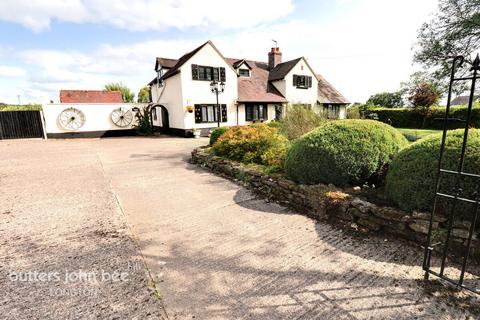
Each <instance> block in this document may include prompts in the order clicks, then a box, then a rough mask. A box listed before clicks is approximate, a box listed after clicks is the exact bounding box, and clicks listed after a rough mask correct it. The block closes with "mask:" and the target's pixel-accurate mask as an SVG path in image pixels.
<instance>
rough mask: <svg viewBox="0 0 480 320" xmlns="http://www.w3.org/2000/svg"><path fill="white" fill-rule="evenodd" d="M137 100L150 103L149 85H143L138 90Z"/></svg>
mask: <svg viewBox="0 0 480 320" xmlns="http://www.w3.org/2000/svg"><path fill="white" fill-rule="evenodd" d="M137 102H139V103H148V102H151V101H150V90H149V89H148V87H147V86H145V87H143V88H142V89H140V91H138V95H137Z"/></svg>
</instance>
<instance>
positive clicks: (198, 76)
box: [192, 64, 225, 82]
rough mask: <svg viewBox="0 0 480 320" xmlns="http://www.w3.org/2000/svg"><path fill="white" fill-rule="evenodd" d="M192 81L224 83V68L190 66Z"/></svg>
mask: <svg viewBox="0 0 480 320" xmlns="http://www.w3.org/2000/svg"><path fill="white" fill-rule="evenodd" d="M192 80H201V81H212V80H215V81H223V82H225V68H223V67H221V68H215V67H209V66H199V65H196V64H192Z"/></svg>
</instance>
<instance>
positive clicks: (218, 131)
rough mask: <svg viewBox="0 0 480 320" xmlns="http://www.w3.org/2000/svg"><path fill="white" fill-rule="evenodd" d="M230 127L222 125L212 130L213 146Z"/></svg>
mask: <svg viewBox="0 0 480 320" xmlns="http://www.w3.org/2000/svg"><path fill="white" fill-rule="evenodd" d="M228 130H229V128H227V127H220V128H215V129H213V130H212V132H210V145H211V146H213V145H214V144H215V142H217V140H218V138H220V136H221V135H222V134H224V133H225V132H227V131H228Z"/></svg>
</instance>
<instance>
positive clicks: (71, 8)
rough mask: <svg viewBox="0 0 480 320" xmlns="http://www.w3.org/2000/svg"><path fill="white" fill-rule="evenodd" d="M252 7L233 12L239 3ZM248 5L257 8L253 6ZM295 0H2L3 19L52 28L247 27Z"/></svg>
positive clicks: (286, 10)
mask: <svg viewBox="0 0 480 320" xmlns="http://www.w3.org/2000/svg"><path fill="white" fill-rule="evenodd" d="M237 6H238V7H240V9H241V10H240V12H241V11H242V8H247V14H242V15H241V18H232V14H233V12H234V10H235V9H236V7H237ZM249 8H254V10H250V9H249ZM292 11H293V4H292V0H262V1H256V0H243V1H242V2H241V3H240V4H239V3H232V2H231V1H226V0H202V1H199V0H135V1H132V0H102V1H99V0H83V1H81V0H2V1H1V2H0V20H5V21H9V22H15V23H19V24H21V25H23V26H25V27H27V28H29V29H31V30H33V31H36V32H40V31H45V30H48V29H49V28H50V24H51V22H52V20H58V21H65V22H74V23H99V24H107V25H111V26H115V27H118V28H121V29H127V30H132V31H147V30H156V31H158V30H162V29H166V28H169V27H175V28H179V29H184V28H188V27H212V28H218V29H235V28H245V27H251V26H254V25H258V24H262V23H267V22H271V21H274V20H277V19H279V18H282V17H285V16H286V15H288V14H289V13H291V12H292Z"/></svg>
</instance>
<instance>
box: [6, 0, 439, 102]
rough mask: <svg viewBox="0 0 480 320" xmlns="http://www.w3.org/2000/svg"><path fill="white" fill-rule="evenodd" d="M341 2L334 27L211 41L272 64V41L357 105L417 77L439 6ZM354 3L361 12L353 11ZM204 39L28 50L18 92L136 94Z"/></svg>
mask: <svg viewBox="0 0 480 320" xmlns="http://www.w3.org/2000/svg"><path fill="white" fill-rule="evenodd" d="M337 1H338V2H339V3H341V4H342V5H345V6H346V7H347V8H346V9H345V10H343V12H342V14H341V15H340V16H339V17H340V18H339V19H336V20H334V21H333V22H331V23H328V24H327V23H321V22H318V21H306V20H302V19H297V20H294V21H292V20H290V21H286V22H283V23H277V24H273V25H269V26H263V25H259V26H254V27H250V28H243V29H242V30H239V31H236V32H229V33H228V34H226V35H220V36H215V37H213V38H212V39H211V40H212V41H213V42H214V43H215V45H216V46H217V47H218V48H219V49H220V51H221V52H222V53H223V54H224V55H225V56H227V57H237V58H250V59H257V60H263V61H266V60H267V52H268V50H269V48H270V47H271V45H272V42H271V39H276V40H278V41H279V46H280V47H281V49H282V51H283V58H284V60H287V59H292V58H296V57H298V56H305V57H306V58H307V59H308V60H309V62H310V64H311V65H312V66H313V68H314V69H315V70H316V71H317V72H318V73H320V74H322V75H323V76H325V77H326V78H327V80H329V81H330V82H332V84H333V85H334V86H335V87H337V88H338V89H339V90H340V92H342V93H343V94H344V95H345V96H346V97H347V98H348V99H349V100H350V101H352V102H355V101H365V100H366V99H367V98H368V97H369V96H370V95H371V94H374V93H377V92H380V91H390V90H396V89H398V86H399V83H400V81H404V80H407V79H408V76H409V74H411V73H412V71H413V66H412V64H411V56H412V51H411V48H412V45H413V43H414V41H415V39H416V34H417V29H418V28H419V27H420V25H421V23H422V22H424V21H426V20H428V18H429V14H430V13H431V12H432V11H434V10H435V9H436V1H435V0H423V1H420V2H419V1H416V0H404V1H401V2H400V1H399V2H397V1H380V0H363V1H362V2H361V4H358V2H354V1H353V0H337ZM199 2H200V1H199ZM259 2H260V1H259ZM354 4H355V5H356V6H357V7H355V8H351V9H348V8H350V7H351V6H352V5H354ZM182 5H184V4H183V3H180V4H179V6H182ZM412 8H415V10H412ZM114 10H118V9H114ZM206 40H208V39H206V38H203V37H198V38H196V39H188V40H187V39H175V40H150V41H142V42H137V43H128V44H124V45H112V44H103V45H100V46H98V47H97V48H96V49H94V50H91V51H88V52H80V51H58V50H28V51H24V52H21V53H18V54H17V59H19V60H20V61H22V62H23V63H25V64H26V66H25V67H24V69H25V70H27V77H28V81H26V82H24V83H22V84H16V88H23V89H21V90H20V89H18V90H19V91H21V92H20V93H21V94H24V95H25V96H28V97H30V98H31V99H32V100H33V101H35V99H37V100H36V101H45V99H46V98H48V100H49V99H52V98H53V99H54V100H58V91H59V90H60V89H101V88H102V87H103V85H104V84H105V83H107V82H111V81H115V82H117V81H122V82H124V83H126V84H127V85H129V86H130V87H131V88H132V89H133V90H134V91H135V92H138V90H139V89H140V88H141V87H142V86H143V85H145V84H146V83H148V82H149V81H150V80H151V79H152V78H153V77H154V76H155V73H154V71H153V67H154V63H155V57H156V56H162V57H168V58H178V57H180V56H181V55H182V54H184V53H186V52H188V51H190V50H192V49H194V48H195V47H196V46H198V45H200V44H201V43H203V42H205V41H206ZM13 54H14V53H13V52H11V51H10V53H9V55H13ZM16 88H15V90H17V89H16ZM22 90H23V91H22ZM27 91H28V92H27ZM5 92H7V91H6V89H5ZM1 98H2V96H1V92H0V100H2V99H1Z"/></svg>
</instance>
